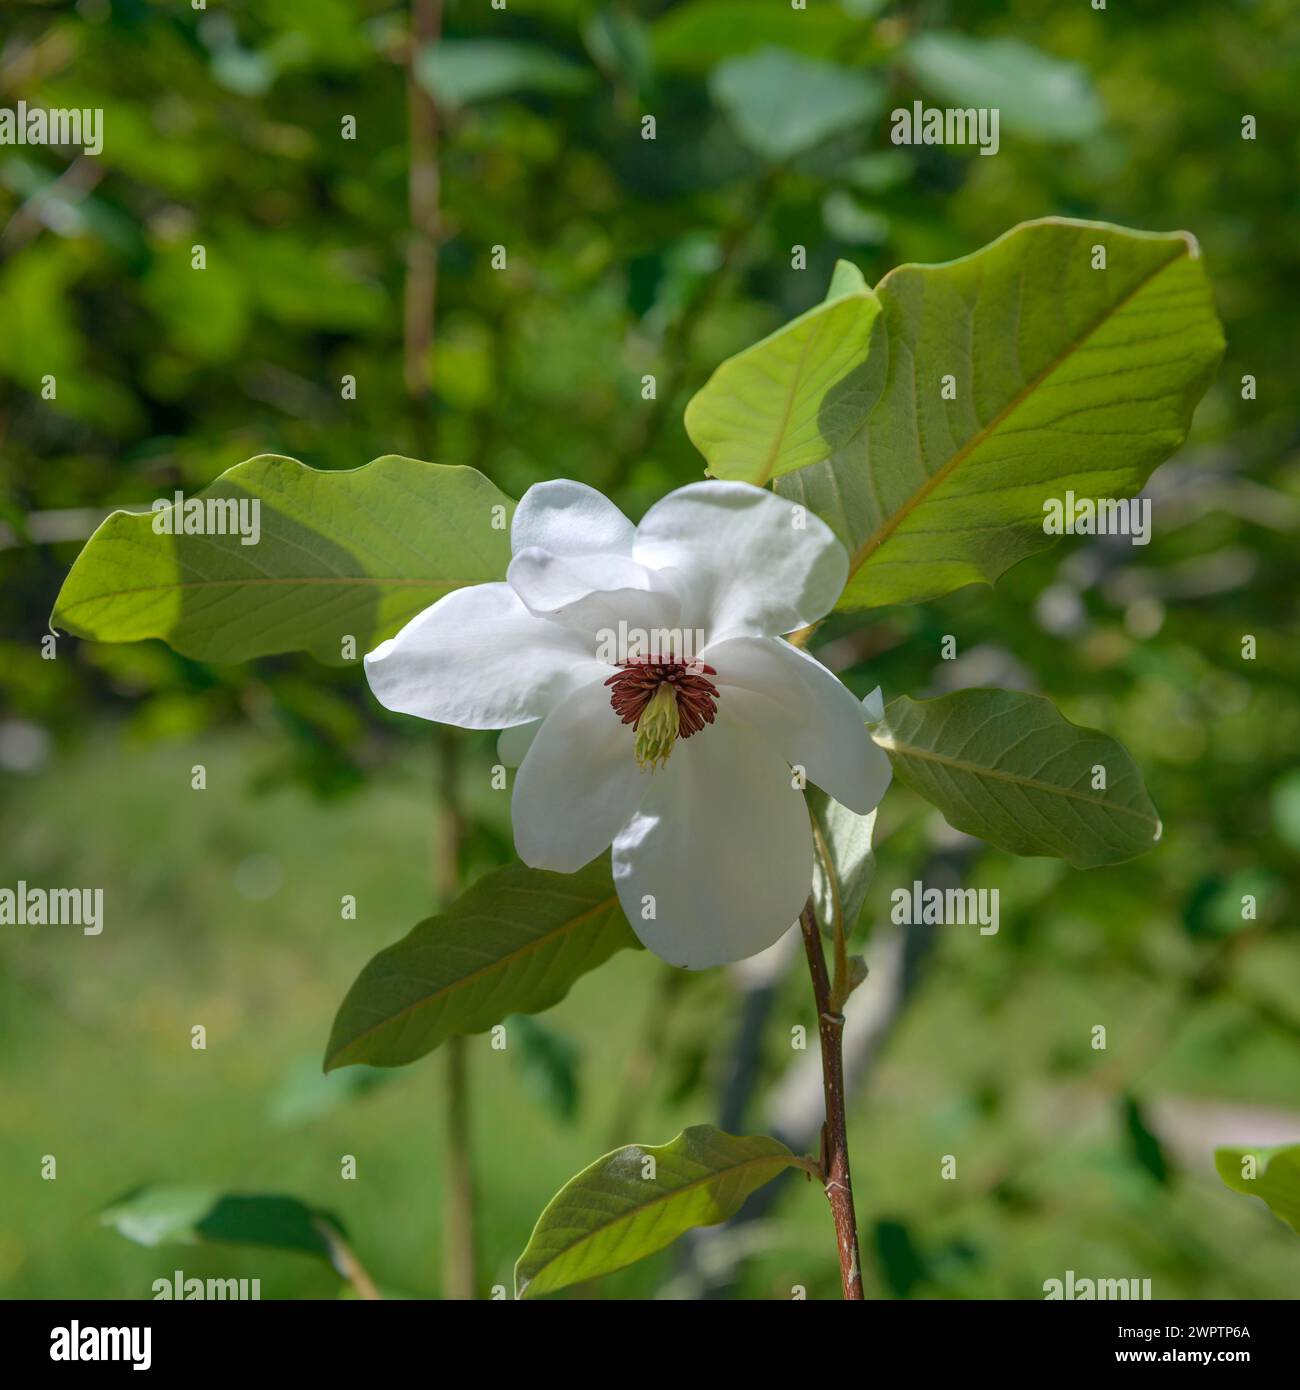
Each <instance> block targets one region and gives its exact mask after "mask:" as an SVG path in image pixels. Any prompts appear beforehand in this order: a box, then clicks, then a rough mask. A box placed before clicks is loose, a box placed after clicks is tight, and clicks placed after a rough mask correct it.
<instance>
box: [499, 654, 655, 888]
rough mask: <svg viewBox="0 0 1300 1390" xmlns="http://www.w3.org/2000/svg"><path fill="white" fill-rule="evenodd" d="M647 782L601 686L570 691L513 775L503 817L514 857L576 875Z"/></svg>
mask: <svg viewBox="0 0 1300 1390" xmlns="http://www.w3.org/2000/svg"><path fill="white" fill-rule="evenodd" d="M650 782H651V776H650V774H649V773H648V772H643V771H642V770H641V769H640V768H639V767H638V766H637V762H636V754H635V735H634V734H633V732H632V730H631V729H630V728H629V727H628V726H627V725H626V724H623V723H622V722H621V721H620V720H619V718H618V716H617V715H616V714H615V713H614V711H613V709H612V708H611V706H610V703H609V690H608V688H607V687H606V686H605V685H604V684H603V683H602V682H601V681H599V680H597V681H593V682H592V683H591V684H590V685H586V686H583V687H582V688H581V689H580V690H576V691H574V692H573V693H572V694H571V695H569V696H568V697H567V698H566V699H565V700H564V701H563V702H562V703H561V704H559V705H557V706H556V707H555V708H554V709H553V710H552V711H551V713H550V714H548V715H547V716H546V718H545V719H544V720H543V721H542V726H541V728H540V729H539V730H538V731H537V736H536V738H535V739H534V740H533V743H532V746H531V747H530V748H529V750H528V754H527V756H526V757H525V758H524V761H523V764H522V766H521V767H520V769H519V772H518V774H517V775H516V777H515V790H514V796H513V798H512V800H511V803H510V814H511V819H512V821H513V823H514V830H515V849H516V850H518V851H519V857H520V859H522V860H523V861H524V863H525V864H528V865H530V866H531V867H532V868H534V869H553V870H555V871H556V872H557V873H562V874H571V873H574V872H576V871H577V870H578V869H580V868H582V866H583V865H584V864H589V863H590V862H591V861H592V860H593V859H594V858H595V857H596V856H597V855H598V854H599V853H600V852H601V851H602V850H605V849H608V848H609V845H610V842H611V841H612V840H613V838H614V836H615V834H616V833H617V831H618V830H619V828H620V827H621V826H623V825H626V824H627V821H628V818H629V817H630V816H631V815H632V813H633V812H634V811H635V810H636V808H637V805H638V804H639V802H640V801H641V798H642V797H644V796H645V795H646V793H647V792H648V791H649V790H650Z"/></svg>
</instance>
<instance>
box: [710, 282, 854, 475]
mask: <svg viewBox="0 0 1300 1390" xmlns="http://www.w3.org/2000/svg"><path fill="white" fill-rule="evenodd" d="M839 264H840V266H841V267H843V269H839V268H838V267H837V270H836V275H835V279H834V280H833V281H832V283H831V292H830V294H829V295H828V296H827V298H826V299H825V301H823V302H822V303H821V304H818V305H816V306H815V307H814V308H812V309H809V310H808V312H807V313H806V314H801V315H800V316H799V317H798V318H797V319H794V320H793V321H792V322H790V323H787V324H786V325H785V327H784V328H780V329H778V330H777V331H776V332H775V333H773V334H771V335H769V336H768V337H766V338H764V339H762V340H761V341H760V342H757V343H755V344H754V345H753V347H750V348H746V349H745V351H744V352H741V353H738V354H737V355H736V356H735V357H731V358H728V359H727V361H725V362H723V363H722V365H721V366H720V367H718V369H717V370H716V371H715V372H714V373H713V375H712V376H711V377H710V378H709V380H708V381H707V382H706V383H705V384H704V386H703V387H701V389H700V390H699V391H698V392H697V393H696V395H695V396H693V397H692V398H691V402H690V404H689V405H688V406H687V407H686V432H687V434H689V435H690V437H691V442H692V443H693V444H694V445H695V447H696V448H697V449H699V451H700V452H701V453H702V454H703V455H704V457H705V458H706V459H707V460H708V462H709V472H710V473H712V474H713V476H714V477H715V478H734V479H739V480H740V481H741V482H747V483H754V484H756V485H758V486H760V487H761V486H762V485H763V484H764V483H766V482H768V481H769V479H771V478H774V477H777V476H779V475H780V474H782V473H789V472H790V471H791V470H792V469H795V468H803V467H806V466H807V465H808V464H813V463H820V462H821V461H822V460H823V459H826V458H828V457H829V456H830V455H831V454H832V453H833V452H834V450H835V449H836V448H838V447H839V446H840V445H842V444H844V443H846V442H847V441H848V440H849V439H850V438H852V436H853V434H854V432H855V431H856V430H857V429H859V428H860V427H861V425H862V422H863V420H864V419H865V417H866V412H867V407H868V405H869V404H870V401H869V399H868V398H867V397H866V396H864V395H863V393H862V392H861V391H860V390H859V389H857V385H856V382H854V381H853V380H851V379H850V380H846V378H848V377H849V374H850V372H851V371H852V370H853V368H854V367H856V366H858V365H860V364H861V363H862V361H863V359H864V358H865V356H866V353H867V343H868V340H869V339H870V337H871V331H872V326H873V324H874V323H875V322H876V319H877V316H878V315H879V313H880V302H879V300H877V299H876V297H875V295H874V294H872V293H871V291H870V290H868V289H867V288H866V286H865V283H863V282H862V277H861V275H858V276H857V277H856V280H855V278H854V272H853V267H851V266H849V265H848V264H847V262H844V261H841V262H840V263H839Z"/></svg>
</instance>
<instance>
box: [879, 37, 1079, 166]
mask: <svg viewBox="0 0 1300 1390" xmlns="http://www.w3.org/2000/svg"><path fill="white" fill-rule="evenodd" d="M903 62H904V64H905V66H906V67H908V68H910V69H911V71H912V73H913V74H914V75H915V77H916V78H917V80H918V81H919V82H920V83H921V85H922V86H923V87H925V88H926V89H927V90H928V91H930V92H932V93H933V94H934V95H935V96H937V97H940V98H942V99H943V100H945V101H950V102H952V103H953V104H954V105H956V106H960V107H972V106H973V107H977V108H978V107H988V108H994V109H996V110H997V112H998V121H999V124H1000V126H1001V128H1002V129H1003V130H1009V131H1013V132H1016V133H1019V134H1021V135H1025V136H1028V137H1029V138H1030V139H1039V140H1065V141H1076V140H1087V139H1090V138H1091V137H1092V136H1094V135H1096V134H1097V132H1098V131H1099V130H1100V129H1101V122H1102V110H1101V103H1100V102H1099V101H1098V100H1097V94H1096V92H1095V91H1094V90H1093V86H1092V81H1091V79H1090V77H1089V76H1088V71H1087V69H1086V68H1083V67H1081V66H1080V65H1079V64H1078V63H1066V62H1062V61H1061V60H1060V59H1058V58H1053V57H1052V56H1051V55H1050V54H1048V53H1044V52H1043V51H1042V49H1040V48H1035V47H1033V45H1031V44H1027V43H1023V42H1021V40H1019V39H1012V38H993V39H982V38H974V37H972V36H971V35H969V34H958V33H953V32H951V31H948V30H931V31H929V32H927V33H923V34H918V35H917V36H916V37H915V38H913V39H911V40H910V41H909V42H908V43H907V45H906V46H905V48H904V49H903Z"/></svg>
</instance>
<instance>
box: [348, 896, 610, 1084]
mask: <svg viewBox="0 0 1300 1390" xmlns="http://www.w3.org/2000/svg"><path fill="white" fill-rule="evenodd" d="M617 902H618V895H617V894H614V893H611V894H610V896H609V897H607V898H603V899H602V900H601V901H600V902H599V903H597V904H596V906H595V907H590V908H588V909H587V910H586V911H585V912H580V913H579V914H578V915H577V916H576V917H571V918H570V919H569V920H568V921H567V922H563V923H561V924H560V925H559V926H558V927H556V928H555V930H554V931H549V932H546V933H544V934H543V935H541V936H536V937H534V938H533V939H532V940H531V941H529V942H526V943H525V944H524V945H522V946H518V947H516V948H515V949H514V950H513V951H511V952H510V953H509V954H508V955H504V956H498V957H497V958H496V959H495V960H493V961H492V962H490V963H489V964H488V965H482V966H480V967H479V968H478V969H477V970H474V971H471V972H470V973H469V974H468V975H462V976H461V977H460V978H459V979H457V980H453V981H452V982H451V984H448V985H444V986H443V987H442V988H441V989H439V990H435V991H434V992H433V993H432V994H426V995H422V996H421V997H420V998H419V999H415V1000H413V1001H412V1002H411V1003H409V1004H407V1005H406V1006H405V1007H404V1008H402V1009H399V1010H398V1011H397V1012H396V1013H394V1014H389V1015H388V1016H387V1017H386V1018H382V1019H380V1021H379V1022H378V1023H375V1024H372V1025H371V1027H369V1028H367V1029H365V1031H364V1032H361V1033H358V1034H356V1036H355V1037H352V1038H350V1039H349V1040H348V1041H347V1042H346V1043H344V1044H343V1046H342V1047H340V1048H339V1050H338V1051H337V1052H335V1053H334V1054H333V1055H332V1056H330V1057H328V1058H326V1069H327V1070H328V1069H329V1066H330V1064H331V1063H333V1062H335V1061H337V1060H338V1058H340V1057H342V1056H343V1054H344V1053H346V1052H348V1051H350V1050H351V1049H352V1048H354V1047H356V1046H357V1044H358V1043H362V1042H364V1041H365V1040H366V1039H367V1038H369V1037H371V1036H373V1035H374V1034H375V1033H378V1032H379V1031H380V1030H381V1029H384V1028H387V1027H389V1026H390V1025H391V1024H393V1023H396V1022H397V1021H398V1020H399V1019H402V1018H405V1017H406V1016H407V1015H408V1014H411V1013H414V1012H415V1010H417V1009H424V1008H428V1007H430V1006H431V1005H433V1004H436V1003H437V1002H438V1000H439V999H441V998H442V997H443V996H444V995H447V994H450V993H451V992H452V991H453V990H457V989H463V988H464V987H465V986H466V985H468V984H470V983H471V982H473V981H474V980H478V979H481V978H482V977H483V976H485V975H488V974H490V973H491V972H492V971H494V970H504V969H505V968H506V967H507V966H509V965H511V964H512V963H513V962H514V961H516V960H519V959H520V958H521V957H523V956H525V955H527V954H528V953H529V952H530V951H535V950H538V949H539V948H540V947H542V946H544V945H548V944H549V943H551V942H553V941H554V940H556V938H558V937H560V936H562V935H563V934H564V933H565V932H567V931H572V930H573V929H574V928H575V927H579V926H581V925H582V924H583V923H584V922H587V921H589V920H590V919H591V918H592V917H594V916H596V915H597V914H598V913H601V912H607V911H608V910H609V909H610V908H611V907H613V906H614V904H615V903H617Z"/></svg>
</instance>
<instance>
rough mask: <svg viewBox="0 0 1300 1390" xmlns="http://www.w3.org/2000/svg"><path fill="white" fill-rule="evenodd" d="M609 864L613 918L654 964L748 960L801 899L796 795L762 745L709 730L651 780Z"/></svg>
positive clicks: (782, 927) (804, 860)
mask: <svg viewBox="0 0 1300 1390" xmlns="http://www.w3.org/2000/svg"><path fill="white" fill-rule="evenodd" d="M613 864H614V881H615V884H616V886H617V888H618V896H619V901H620V902H621V903H622V905H623V911H624V912H625V913H626V914H627V919H628V921H629V922H630V923H631V924H632V930H633V931H635V932H636V934H637V935H638V936H639V937H640V938H641V940H642V941H643V942H644V943H645V944H646V945H647V946H648V947H649V948H650V949H651V950H652V951H654V952H655V954H656V955H659V956H662V957H663V958H664V960H666V961H669V962H670V963H671V964H673V965H681V966H685V967H686V968H687V969H691V970H702V969H704V968H705V967H706V966H710V965H723V964H726V963H727V962H728V961H733V960H743V959H744V958H745V957H747V956H753V955H757V954H758V953H759V952H760V951H763V950H766V949H767V947H769V946H770V945H771V944H772V943H773V942H774V941H776V940H777V938H778V937H780V936H781V935H782V934H783V933H784V932H785V931H786V930H787V929H788V928H789V927H790V925H791V924H792V923H793V922H794V921H795V919H796V918H797V917H798V915H799V911H800V909H801V908H802V907H803V905H804V903H805V902H806V901H807V899H808V894H809V891H810V889H811V885H812V868H813V845H812V832H811V830H810V828H809V823H808V811H807V808H806V807H805V805H804V799H803V795H802V794H801V793H800V792H799V791H797V790H795V788H794V787H793V786H792V785H791V777H790V770H789V768H787V767H786V765H785V763H784V761H783V760H782V759H781V758H780V756H779V755H778V754H777V753H776V752H775V751H774V750H773V749H772V748H771V747H770V746H769V745H768V744H767V743H766V742H765V741H764V739H763V738H762V737H761V736H759V735H757V734H755V733H754V732H753V731H751V730H747V729H743V728H739V727H735V726H732V727H724V726H721V725H718V724H715V725H713V726H711V727H710V728H707V729H704V730H703V731H702V732H701V733H698V734H696V735H695V736H694V737H693V738H689V739H681V740H679V741H678V743H677V746H676V747H675V748H674V749H673V752H672V756H671V757H670V758H669V759H668V762H667V764H666V765H665V766H664V767H662V768H660V769H659V770H658V771H656V772H655V773H654V774H653V775H652V778H651V783H650V788H649V791H648V792H647V793H646V795H645V798H644V800H643V801H642V802H641V806H640V809H639V810H638V811H637V813H636V815H634V816H633V817H632V819H631V820H630V821H629V822H628V824H627V825H626V826H625V827H624V828H623V829H622V830H621V831H620V832H619V833H618V835H617V837H616V838H615V840H614V854H613ZM647 899H650V900H652V901H653V906H654V916H653V918H651V919H650V920H646V919H645V917H644V915H643V906H644V903H645V902H646V900H647Z"/></svg>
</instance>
